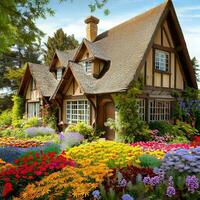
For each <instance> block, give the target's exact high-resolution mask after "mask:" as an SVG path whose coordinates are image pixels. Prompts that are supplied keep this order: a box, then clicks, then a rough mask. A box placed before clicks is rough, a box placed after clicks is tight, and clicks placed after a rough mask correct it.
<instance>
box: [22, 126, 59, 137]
mask: <svg viewBox="0 0 200 200" xmlns="http://www.w3.org/2000/svg"><path fill="white" fill-rule="evenodd" d="M25 132H26V133H27V134H28V135H29V136H30V137H34V136H37V135H52V134H55V133H56V131H55V130H54V129H52V128H49V127H30V128H27V129H26V130H25Z"/></svg>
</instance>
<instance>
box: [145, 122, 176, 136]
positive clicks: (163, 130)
mask: <svg viewBox="0 0 200 200" xmlns="http://www.w3.org/2000/svg"><path fill="white" fill-rule="evenodd" d="M149 128H150V129H151V130H158V133H157V135H159V136H164V135H165V134H167V133H168V134H170V135H173V125H172V124H170V123H168V122H165V121H155V122H151V123H149Z"/></svg>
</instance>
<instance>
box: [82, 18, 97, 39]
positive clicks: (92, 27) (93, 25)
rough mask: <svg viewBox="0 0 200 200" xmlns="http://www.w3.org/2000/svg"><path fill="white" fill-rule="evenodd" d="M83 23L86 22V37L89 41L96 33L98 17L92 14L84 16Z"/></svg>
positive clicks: (94, 37)
mask: <svg viewBox="0 0 200 200" xmlns="http://www.w3.org/2000/svg"><path fill="white" fill-rule="evenodd" d="M85 23H86V24H87V26H86V38H87V39H88V40H89V41H90V42H93V41H94V40H95V39H96V37H97V33H98V26H97V24H98V23H99V19H98V18H96V17H94V16H89V17H87V18H86V20H85Z"/></svg>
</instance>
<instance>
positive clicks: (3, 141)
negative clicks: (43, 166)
mask: <svg viewBox="0 0 200 200" xmlns="http://www.w3.org/2000/svg"><path fill="white" fill-rule="evenodd" d="M42 145H44V142H40V141H35V140H17V139H16V138H14V137H7V138H3V137H1V138H0V146H12V147H21V148H27V147H37V146H42Z"/></svg>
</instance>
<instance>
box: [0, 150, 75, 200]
mask: <svg viewBox="0 0 200 200" xmlns="http://www.w3.org/2000/svg"><path fill="white" fill-rule="evenodd" d="M15 164H16V165H17V166H16V167H15V168H9V169H6V170H3V171H2V172H1V173H0V185H3V192H2V196H3V197H6V196H8V195H9V194H10V193H16V192H18V191H20V190H21V189H22V188H24V187H25V186H26V185H27V184H28V183H30V182H33V181H37V180H40V179H41V178H42V177H44V176H47V175H49V174H51V173H52V172H55V171H58V170H60V169H62V168H64V167H66V166H67V165H70V166H75V163H74V161H73V160H71V159H66V157H65V152H63V153H62V154H60V155H56V154H55V153H54V152H49V153H47V154H44V153H43V151H41V152H40V153H38V152H36V153H35V154H33V153H32V152H30V154H29V156H24V157H22V158H20V159H17V160H15Z"/></svg>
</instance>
